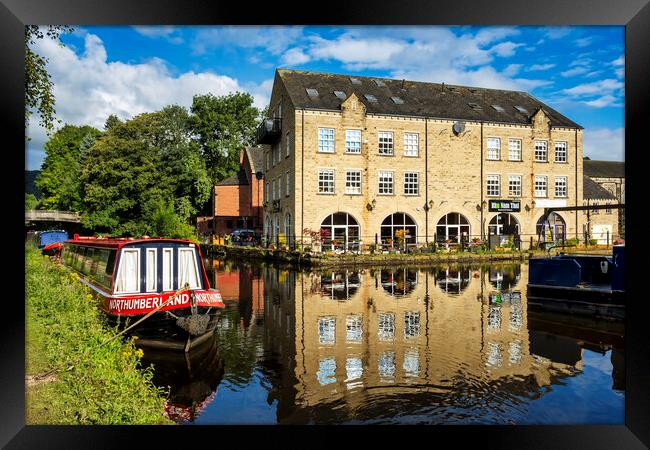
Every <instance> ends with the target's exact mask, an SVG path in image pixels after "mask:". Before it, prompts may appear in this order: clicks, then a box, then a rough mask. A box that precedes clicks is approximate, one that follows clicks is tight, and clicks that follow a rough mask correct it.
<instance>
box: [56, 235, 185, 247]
mask: <svg viewBox="0 0 650 450" xmlns="http://www.w3.org/2000/svg"><path fill="white" fill-rule="evenodd" d="M157 242H172V243H178V244H194V242H192V241H190V240H188V239H173V238H159V237H147V236H143V237H140V238H124V237H95V236H79V235H76V234H75V235H74V238H73V239H68V240H67V241H65V243H66V244H76V245H92V246H97V247H110V248H116V249H120V248H122V247H124V246H125V245H133V244H141V243H157ZM195 245H196V244H195Z"/></svg>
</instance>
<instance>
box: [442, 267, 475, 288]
mask: <svg viewBox="0 0 650 450" xmlns="http://www.w3.org/2000/svg"><path fill="white" fill-rule="evenodd" d="M434 279H435V280H436V284H437V285H438V287H439V288H440V289H442V290H443V291H444V292H446V293H447V294H460V293H461V292H463V291H464V290H465V288H466V287H467V286H468V285H469V282H470V280H471V278H470V270H469V269H468V268H466V267H448V268H446V269H438V270H436V271H435V277H434Z"/></svg>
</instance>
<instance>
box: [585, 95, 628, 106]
mask: <svg viewBox="0 0 650 450" xmlns="http://www.w3.org/2000/svg"><path fill="white" fill-rule="evenodd" d="M617 100H618V99H617V98H616V97H614V96H613V95H603V96H602V97H599V98H597V99H596V100H591V101H588V102H582V103H584V104H585V105H589V106H593V107H594V108H603V107H605V106H622V104H617V103H616V101H617Z"/></svg>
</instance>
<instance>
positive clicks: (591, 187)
mask: <svg viewBox="0 0 650 450" xmlns="http://www.w3.org/2000/svg"><path fill="white" fill-rule="evenodd" d="M582 196H583V198H585V199H590V200H616V197H615V196H613V195H612V193H611V192H609V191H608V190H607V189H605V188H604V187H602V186H601V185H600V184H598V183H596V182H595V181H594V180H592V179H591V178H589V177H588V176H586V175H584V176H583V177H582Z"/></svg>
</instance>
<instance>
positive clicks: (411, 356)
mask: <svg viewBox="0 0 650 450" xmlns="http://www.w3.org/2000/svg"><path fill="white" fill-rule="evenodd" d="M402 368H403V369H404V375H405V376H407V377H418V376H420V353H418V351H417V349H410V350H408V351H407V352H406V353H404V364H403V365H402Z"/></svg>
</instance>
